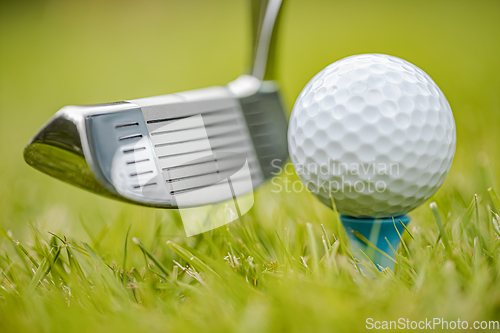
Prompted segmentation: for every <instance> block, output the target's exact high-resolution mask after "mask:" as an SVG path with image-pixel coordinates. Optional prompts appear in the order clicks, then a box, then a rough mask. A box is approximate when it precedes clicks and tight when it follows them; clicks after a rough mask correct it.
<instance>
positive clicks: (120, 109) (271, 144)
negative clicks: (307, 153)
mask: <svg viewBox="0 0 500 333" xmlns="http://www.w3.org/2000/svg"><path fill="white" fill-rule="evenodd" d="M286 133H287V121H286V118H285V114H284V108H283V104H282V102H281V99H280V96H279V91H278V88H277V85H276V84H275V83H274V82H272V81H265V82H261V81H259V80H257V79H255V78H254V77H251V76H246V75H245V76H241V77H240V78H238V79H237V80H235V81H233V82H231V83H230V84H228V85H227V86H226V87H210V88H204V89H199V90H192V91H186V92H181V93H175V94H169V95H162V96H156V97H149V98H142V99H135V100H130V101H124V102H116V103H109V104H100V105H90V106H66V107H64V108H62V109H61V110H59V111H58V112H57V113H56V114H55V115H54V116H53V117H52V118H51V119H50V120H49V121H48V122H47V123H46V124H45V125H44V126H43V127H42V128H41V129H40V131H39V132H38V133H37V134H36V135H35V136H34V137H33V139H32V140H31V141H30V142H29V144H28V145H27V147H26V149H25V151H24V158H25V160H26V162H27V163H28V164H29V165H31V166H32V167H34V168H35V169H38V170H39V171H42V172H44V173H46V174H49V175H51V176H53V177H55V178H58V179H61V180H63V181H66V182H68V183H71V184H73V185H76V186H78V187H81V188H84V189H86V190H89V191H92V192H95V193H98V194H101V195H104V196H107V197H111V198H114V199H118V200H122V201H126V202H130V203H135V204H140V205H145V206H152V207H162V208H189V207H197V206H203V205H207V204H213V203H217V202H222V201H226V200H231V199H233V198H235V196H240V195H244V194H246V193H249V192H251V191H252V190H254V189H255V188H256V187H258V186H259V185H260V184H262V183H263V182H264V181H265V180H266V179H268V178H269V177H271V176H272V175H273V173H274V172H276V171H277V170H278V169H277V168H278V167H280V166H281V165H283V164H284V163H285V161H286V160H287V158H288V150H287V141H286Z"/></svg>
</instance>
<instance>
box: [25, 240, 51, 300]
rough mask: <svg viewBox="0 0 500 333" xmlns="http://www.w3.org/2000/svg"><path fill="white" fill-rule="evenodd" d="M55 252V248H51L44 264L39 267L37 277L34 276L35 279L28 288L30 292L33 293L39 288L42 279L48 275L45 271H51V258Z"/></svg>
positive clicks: (44, 259) (43, 261)
mask: <svg viewBox="0 0 500 333" xmlns="http://www.w3.org/2000/svg"><path fill="white" fill-rule="evenodd" d="M53 250H54V248H51V249H50V251H49V253H48V254H47V256H46V257H45V258H43V260H42V263H41V264H40V266H39V267H38V269H37V270H36V272H35V275H34V276H33V279H31V282H30V284H29V286H28V290H29V291H30V292H33V291H34V290H35V288H36V286H38V284H39V283H40V281H41V280H42V277H43V276H45V275H46V274H45V271H46V270H47V269H50V266H49V256H50V255H51V254H52V251H53ZM47 273H48V272H47Z"/></svg>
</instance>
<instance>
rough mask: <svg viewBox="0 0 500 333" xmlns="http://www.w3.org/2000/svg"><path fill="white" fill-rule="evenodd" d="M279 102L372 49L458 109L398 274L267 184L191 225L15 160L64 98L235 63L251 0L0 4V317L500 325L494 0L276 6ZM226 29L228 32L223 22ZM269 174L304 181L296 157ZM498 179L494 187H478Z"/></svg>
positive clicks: (30, 326)
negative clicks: (232, 209) (446, 166)
mask: <svg viewBox="0 0 500 333" xmlns="http://www.w3.org/2000/svg"><path fill="white" fill-rule="evenodd" d="M286 5H287V7H286V8H285V9H286V12H285V13H286V16H285V17H284V20H283V24H284V27H283V30H282V31H283V37H282V39H281V41H280V45H279V46H280V47H279V49H280V50H281V51H280V53H279V57H280V62H279V68H278V69H279V72H280V75H279V78H278V79H279V81H280V83H281V84H282V87H283V91H284V97H285V100H286V102H287V103H288V105H290V106H291V105H292V104H293V101H294V99H295V98H296V96H297V95H298V93H299V92H300V90H301V88H302V87H303V85H304V84H305V83H306V82H307V81H308V80H309V79H310V78H311V77H312V76H313V75H314V74H315V73H316V72H318V71H319V70H320V69H321V68H323V67H324V66H326V65H328V64H329V63H331V62H333V61H335V60H338V59H340V58H342V57H345V56H348V55H351V54H356V53H366V52H381V53H388V54H393V55H396V56H400V57H402V58H405V59H407V60H409V61H411V62H413V63H415V64H417V65H418V66H420V67H421V68H423V69H424V70H426V71H427V72H428V73H429V74H430V75H431V76H432V77H433V78H434V79H435V81H436V82H437V83H438V85H439V86H440V87H441V89H442V90H443V91H444V93H445V95H446V96H447V98H448V100H449V101H450V104H451V107H452V109H453V111H454V115H455V120H456V124H457V138H458V143H457V155H456V158H455V161H454V164H453V166H452V169H451V171H450V174H449V176H448V178H447V180H446V181H445V183H444V185H443V187H442V188H441V189H440V190H439V191H438V193H437V194H436V195H435V196H434V197H433V198H432V199H431V201H432V202H434V203H433V204H431V201H430V202H427V203H426V204H424V205H422V206H421V207H419V208H417V209H416V210H414V211H413V212H411V213H410V216H411V217H412V222H411V223H410V224H409V226H408V230H405V232H404V233H403V234H402V235H401V236H402V239H403V244H402V245H401V246H400V247H399V248H398V249H397V251H398V252H397V255H396V257H395V261H396V265H395V268H394V269H386V270H384V271H378V270H376V269H375V268H374V267H373V266H372V265H371V263H370V262H368V261H363V262H361V263H360V265H362V266H363V267H364V269H365V270H366V272H367V273H369V274H371V276H370V275H368V274H360V272H359V271H358V270H357V268H356V266H355V265H354V264H353V261H352V258H351V256H350V254H349V251H348V249H349V245H348V244H347V243H346V239H347V237H346V235H345V234H344V232H343V230H342V228H341V227H340V225H339V221H338V217H337V216H336V215H335V214H334V213H333V212H332V211H331V210H329V209H327V208H326V207H324V206H323V205H322V204H320V203H319V202H317V200H316V199H315V198H314V197H313V196H312V195H310V194H309V193H307V192H305V191H301V192H298V193H296V192H293V191H288V192H290V193H288V192H287V191H284V190H283V191H281V192H280V193H275V192H273V190H275V189H276V187H275V185H273V184H272V183H268V184H266V185H265V186H263V187H262V188H260V189H259V190H258V191H257V192H256V193H255V205H254V208H253V209H252V210H251V211H250V212H249V213H248V214H246V215H244V216H243V218H241V219H240V220H239V221H237V222H235V223H232V224H229V225H227V226H226V227H221V228H218V229H216V230H213V231H211V232H208V233H204V234H202V235H198V236H195V237H190V238H186V237H183V236H182V233H181V230H182V225H181V222H180V216H179V213H178V212H176V211H165V210H157V209H148V208H143V207H135V206H131V205H128V204H124V203H119V202H115V201H112V200H109V199H105V198H101V197H98V196H95V195H92V194H90V193H86V192H84V191H81V190H78V189H76V188H73V187H71V186H69V185H66V184H63V183H61V182H58V181H56V180H53V179H50V178H49V177H47V176H45V175H42V174H40V173H38V172H36V171H34V170H32V169H30V168H29V167H28V166H26V165H25V164H24V162H23V161H22V149H23V146H24V145H25V143H26V142H27V141H28V139H29V138H30V137H31V135H32V134H33V133H34V132H35V131H36V129H37V128H38V127H40V126H41V124H42V123H43V122H44V121H45V120H46V119H48V117H50V115H51V114H52V113H53V112H54V111H56V110H57V109H58V108H60V107H61V106H63V105H65V104H92V103H100V102H107V101H112V100H122V99H128V98H134V97H141V96H148V95H155V94H162V93H168V92H174V91H179V90H184V89H191V88H198V87H203V86H209V85H213V84H224V82H227V81H229V80H231V79H233V78H234V77H236V76H237V75H238V74H239V73H240V72H241V71H242V70H243V69H244V68H245V60H247V57H246V56H245V55H246V53H247V52H246V51H247V50H248V45H247V43H246V39H245V38H243V37H242V36H246V34H247V33H248V31H247V30H245V24H246V23H247V22H246V21H243V20H242V18H243V17H245V14H246V13H245V7H244V4H243V3H239V2H234V1H220V3H210V4H207V3H205V2H199V3H190V2H154V1H150V2H147V3H144V2H134V1H125V2H114V1H110V2H106V3H102V2H97V1H96V2H92V1H90V2H78V1H57V0H52V1H40V2H36V3H28V2H12V3H7V2H5V3H1V4H0V42H1V45H2V47H1V48H0V66H1V67H0V102H1V103H0V140H1V142H2V148H1V152H2V157H3V159H2V162H0V179H1V181H2V184H3V186H2V187H1V189H0V332H25V331H26V332H32V331H35V330H36V331H37V332H68V331H73V332H88V331H93V332H101V331H102V332H109V331H148V330H150V331H152V330H155V331H160V330H161V331H186V332H188V331H193V330H203V331H214V332H215V331H216V332H221V331H231V332H232V331H253V332H261V331H297V332H303V331H345V332H353V331H360V330H362V329H364V327H365V320H366V319H367V318H374V319H375V320H397V319H398V318H409V319H410V320H422V319H423V318H425V317H428V318H434V317H438V318H444V319H445V320H456V319H458V318H460V320H468V321H469V324H472V322H473V321H475V320H481V321H482V320H486V321H488V320H499V313H500V289H499V288H498V285H499V283H500V257H499V246H500V230H499V224H500V200H499V199H498V196H497V195H496V194H495V191H494V190H497V192H498V191H500V183H499V181H498V180H499V179H500V178H499V176H500V170H499V168H498V165H499V164H500V161H499V158H498V154H497V142H499V140H500V133H499V132H498V130H497V128H498V127H499V125H500V112H499V111H500V99H499V97H498V91H500V75H498V74H499V73H500V63H499V62H498V61H497V58H498V54H499V53H500V45H499V44H498V35H499V33H500V22H499V21H498V19H497V16H498V13H499V12H500V5H499V4H498V3H496V2H492V1H478V2H474V3H472V2H471V3H469V2H465V1H440V2H434V1H418V2H416V1H415V2H414V1H409V2H406V3H404V4H403V3H400V2H392V1H386V2H382V3H377V4H375V3H372V2H370V1H360V2H359V1H358V2H324V3H314V4H306V3H305V2H304V3H301V2H300V1H291V2H289V3H287V4H286ZM228 27H231V28H228ZM279 177H281V179H280V180H278V182H280V183H281V184H284V183H285V181H291V182H295V181H297V178H296V176H295V175H294V174H293V170H291V169H289V170H287V172H284V173H283V174H281V175H280V176H279ZM489 188H492V189H490V190H488V189H489Z"/></svg>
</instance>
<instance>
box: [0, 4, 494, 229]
mask: <svg viewBox="0 0 500 333" xmlns="http://www.w3.org/2000/svg"><path fill="white" fill-rule="evenodd" d="M248 8H249V5H248V2H247V1H243V0H240V1H154V0H148V1H105V2H104V1H57V0H53V1H33V2H30V1H12V2H2V4H1V7H0V43H1V47H0V102H1V103H0V117H1V118H0V139H1V142H3V144H2V145H1V150H2V157H3V161H2V163H1V164H0V177H1V178H0V179H1V180H2V183H3V184H4V186H2V189H1V190H0V191H2V194H1V198H2V199H1V202H0V205H1V206H0V211H1V213H0V214H1V215H0V216H1V224H2V225H3V226H5V228H7V229H12V230H14V231H16V233H17V232H21V234H22V232H23V230H25V229H26V225H27V223H29V222H33V221H35V220H37V221H39V222H43V221H44V220H50V225H51V226H57V227H58V228H62V230H65V231H66V230H68V231H69V230H79V229H78V228H79V226H75V225H74V223H72V222H70V221H73V220H74V219H75V218H76V217H77V216H78V215H80V214H83V216H84V217H88V218H89V219H91V220H93V219H104V220H105V219H107V218H110V217H112V216H115V215H116V214H117V213H118V212H119V211H120V210H121V209H124V207H125V206H128V205H125V204H121V203H115V202H113V201H111V200H108V199H104V198H101V197H98V196H95V195H92V194H89V193H85V192H83V191H81V190H79V189H76V188H73V187H71V186H68V185H66V184H63V183H61V182H59V181H55V180H53V179H50V178H49V177H47V176H46V175H43V174H41V173H38V172H36V171H35V170H33V169H31V168H30V167H28V166H27V165H26V164H25V163H24V162H23V160H22V151H23V148H24V146H25V145H26V143H27V142H28V140H29V139H30V138H31V136H32V135H33V134H34V133H35V131H36V130H37V129H38V128H39V127H40V126H41V125H42V124H43V123H44V122H45V121H47V119H48V118H49V117H50V116H51V115H52V114H53V113H54V112H55V111H57V110H58V109H59V108H61V107H62V106H64V105H68V104H97V103H104V102H109V101H119V100H124V99H132V98H140V97H147V96H154V95H159V94H165V93H171V92H176V91H182V90H187V89H195V88H201V87H205V86H211V85H223V84H225V83H227V82H229V81H230V80H233V79H234V78H236V77H237V76H238V75H239V74H241V73H242V72H244V71H245V70H246V69H247V68H248V66H247V65H248V62H249V61H250V55H249V54H250V49H251V40H250V15H249V11H248ZM282 14H283V17H282V20H281V26H280V29H281V30H280V35H279V39H278V53H277V71H278V78H277V79H278V81H279V83H280V84H281V86H282V90H283V94H284V97H285V101H286V103H287V105H288V109H289V110H291V108H292V106H293V103H294V100H295V98H296V96H297V95H298V94H299V92H300V90H301V89H302V87H303V86H304V85H305V84H306V83H307V81H308V80H309V79H310V78H312V76H314V75H315V74H316V73H317V72H318V71H320V70H321V69H322V68H324V67H325V66H326V65H328V64H330V63H332V62H334V61H336V60H339V59H341V58H343V57H346V56H350V55H353V54H359V53H374V52H375V53H386V54H390V55H395V56H398V57H401V58H403V59H405V60H408V61H410V62H412V63H414V64H416V65H417V66H419V67H420V68H422V69H423V70H424V71H426V72H427V73H428V74H429V75H430V76H431V77H432V78H433V79H434V81H435V82H436V83H437V84H438V85H439V86H440V88H441V90H443V92H444V93H445V95H446V97H447V98H448V101H449V102H450V104H451V107H452V110H453V112H454V115H455V120H456V125H457V138H458V143H457V154H456V158H455V161H454V165H453V167H452V170H451V172H450V175H449V176H448V179H447V180H446V181H445V184H444V187H443V189H442V190H441V192H446V191H449V189H450V187H452V186H457V187H460V193H461V194H462V195H463V196H464V197H466V198H468V197H470V196H471V195H473V194H474V193H476V192H481V191H484V190H485V189H486V188H487V187H488V186H492V185H495V184H496V183H492V180H484V182H485V183H478V182H477V180H478V177H476V176H477V172H479V170H478V169H479V167H480V166H481V165H482V164H484V163H489V164H491V165H496V164H497V156H498V154H497V153H496V145H497V142H498V141H499V138H500V132H499V131H498V130H497V126H498V125H499V124H500V122H499V120H500V112H499V111H500V75H499V74H500V61H498V59H499V58H498V55H499V54H500V20H498V17H499V15H500V3H499V2H498V1H474V2H472V1H405V2H404V3H401V2H400V1H381V2H373V1H314V2H308V1H299V0H291V1H286V2H285V4H284V8H283V13H282ZM492 176H494V175H492ZM471 179H474V181H471ZM479 179H482V178H479ZM303 195H308V194H306V193H305V192H304V193H303ZM90 207H91V209H90ZM127 209H131V210H134V212H139V211H140V212H141V213H144V214H149V211H150V210H149V209H143V208H135V207H134V208H132V207H127ZM256 209H259V207H256ZM54 210H57V212H54ZM59 211H60V212H59ZM50 214H52V215H51V216H50V217H44V216H47V215H50ZM54 220H55V221H54ZM56 222H57V223H58V224H54V223H56ZM73 228H76V229H73ZM19 237H20V236H19Z"/></svg>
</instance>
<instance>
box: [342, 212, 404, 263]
mask: <svg viewBox="0 0 500 333" xmlns="http://www.w3.org/2000/svg"><path fill="white" fill-rule="evenodd" d="M340 220H341V221H342V224H343V225H344V228H345V230H346V232H347V235H348V236H349V242H350V243H351V249H352V251H353V255H354V257H356V258H357V259H359V260H368V258H367V257H366V256H368V257H369V258H370V259H371V261H373V263H374V264H376V265H377V264H378V265H380V266H382V267H384V268H385V267H391V268H393V267H394V262H393V261H391V260H390V259H389V258H387V257H386V256H384V255H383V254H381V253H379V252H378V251H376V250H375V249H373V248H372V247H370V246H368V245H367V244H366V243H365V242H363V241H362V240H361V239H360V238H359V237H358V236H356V235H355V233H353V232H352V231H357V232H358V233H359V234H361V235H362V236H364V237H365V238H366V239H368V240H369V241H370V242H371V243H372V244H374V245H376V246H377V248H379V249H380V250H381V251H383V252H385V253H386V254H387V255H389V256H390V257H391V258H393V259H394V252H393V250H392V249H391V246H392V248H393V249H394V250H396V249H397V247H398V245H399V242H400V239H399V235H398V232H397V231H396V229H397V230H398V231H399V234H401V235H403V232H404V230H405V228H404V227H403V226H402V225H401V223H400V221H401V222H402V223H403V224H404V225H405V226H406V225H408V223H410V217H409V216H408V215H401V216H397V217H394V222H395V223H394V222H393V218H392V217H389V218H377V219H373V218H355V217H351V216H347V215H340ZM386 239H387V240H386ZM389 244H390V246H389ZM360 250H362V251H363V252H364V253H365V254H366V255H364V254H363V253H361V251H360Z"/></svg>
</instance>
